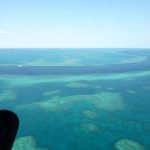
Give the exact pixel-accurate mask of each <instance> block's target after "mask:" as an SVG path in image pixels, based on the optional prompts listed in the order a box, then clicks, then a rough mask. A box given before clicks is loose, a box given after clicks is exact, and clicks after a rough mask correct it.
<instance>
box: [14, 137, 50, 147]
mask: <svg viewBox="0 0 150 150" xmlns="http://www.w3.org/2000/svg"><path fill="white" fill-rule="evenodd" d="M12 150H48V149H47V148H37V145H36V141H35V139H34V138H33V137H32V136H25V137H20V138H18V139H17V140H16V141H15V142H14V145H13V148H12Z"/></svg>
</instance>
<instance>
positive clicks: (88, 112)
mask: <svg viewBox="0 0 150 150" xmlns="http://www.w3.org/2000/svg"><path fill="white" fill-rule="evenodd" d="M83 115H84V116H85V117H86V118H89V119H95V118H96V117H97V114H96V113H95V112H93V111H91V110H83Z"/></svg>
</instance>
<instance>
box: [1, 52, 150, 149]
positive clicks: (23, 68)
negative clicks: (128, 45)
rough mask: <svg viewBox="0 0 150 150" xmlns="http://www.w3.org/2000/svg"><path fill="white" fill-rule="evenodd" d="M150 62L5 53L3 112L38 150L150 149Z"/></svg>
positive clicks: (144, 56) (140, 56)
mask: <svg viewBox="0 0 150 150" xmlns="http://www.w3.org/2000/svg"><path fill="white" fill-rule="evenodd" d="M149 60H150V49H0V108H1V109H11V110H13V111H15V112H16V113H17V114H18V115H19V118H20V128H19V132H18V136H17V138H18V139H19V138H20V137H27V136H32V137H33V138H34V139H35V141H36V144H37V147H39V148H48V149H49V150H115V149H117V148H116V146H115V144H116V143H117V142H118V141H119V140H122V139H128V140H131V141H134V142H136V143H138V144H139V145H142V146H143V147H144V148H145V149H147V150H148V149H150V61H149ZM25 144H27V143H25ZM123 147H124V149H125V150H126V149H127V148H126V145H123ZM31 149H33V148H32V147H31ZM133 149H135V148H134V146H133ZM15 150H16V149H15Z"/></svg>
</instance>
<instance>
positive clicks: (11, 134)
mask: <svg viewBox="0 0 150 150" xmlns="http://www.w3.org/2000/svg"><path fill="white" fill-rule="evenodd" d="M18 127H19V119H18V117H17V115H16V114H15V113H13V112H11V111H9V110H0V150H11V148H12V146H13V143H14V140H15V137H16V134H17V131H18Z"/></svg>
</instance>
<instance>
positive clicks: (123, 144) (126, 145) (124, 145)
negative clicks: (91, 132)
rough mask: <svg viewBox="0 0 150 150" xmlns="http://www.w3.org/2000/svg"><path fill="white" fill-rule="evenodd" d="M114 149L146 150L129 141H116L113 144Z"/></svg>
mask: <svg viewBox="0 0 150 150" xmlns="http://www.w3.org/2000/svg"><path fill="white" fill-rule="evenodd" d="M115 148H116V149H117V150H146V149H145V148H144V146H142V145H141V144H139V143H137V142H135V141H132V140H129V139H122V140H119V141H117V142H116V143H115Z"/></svg>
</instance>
